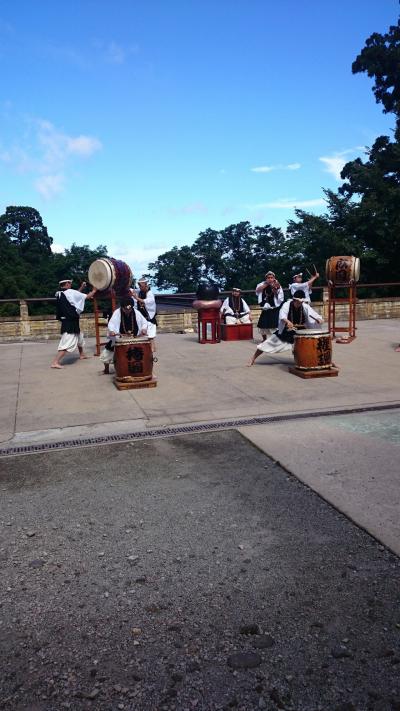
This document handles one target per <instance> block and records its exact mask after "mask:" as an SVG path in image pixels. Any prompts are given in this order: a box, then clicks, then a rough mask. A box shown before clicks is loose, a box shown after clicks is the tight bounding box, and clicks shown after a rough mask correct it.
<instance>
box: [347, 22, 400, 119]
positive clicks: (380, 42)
mask: <svg viewBox="0 0 400 711" xmlns="http://www.w3.org/2000/svg"><path fill="white" fill-rule="evenodd" d="M352 71H353V74H358V73H359V72H366V73H367V74H368V76H369V77H371V78H374V79H375V84H374V86H373V92H374V94H375V99H376V101H377V103H378V104H383V111H384V113H394V114H395V115H396V116H397V119H398V118H399V117H400V21H398V22H397V25H391V26H390V27H389V32H387V33H386V34H384V35H381V34H378V33H377V32H374V33H373V34H372V35H371V37H369V38H368V39H367V40H366V42H365V47H364V49H362V50H361V52H360V54H359V55H358V57H357V58H356V60H355V61H354V62H353V65H352Z"/></svg>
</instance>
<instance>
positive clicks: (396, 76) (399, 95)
mask: <svg viewBox="0 0 400 711" xmlns="http://www.w3.org/2000/svg"><path fill="white" fill-rule="evenodd" d="M352 71H353V73H354V74H356V73H358V72H367V74H368V76H369V77H374V79H375V84H374V86H373V91H374V94H375V98H376V101H377V103H381V104H382V105H383V111H384V113H389V112H391V113H394V114H395V116H396V128H395V131H394V141H390V139H389V137H388V136H379V137H378V138H377V139H376V141H375V143H374V145H373V146H372V148H371V149H370V150H369V151H368V153H367V155H368V160H367V161H366V162H365V163H363V161H362V160H361V159H360V158H358V159H357V160H355V161H351V162H349V163H347V164H346V165H345V166H344V168H343V170H342V173H341V177H342V178H343V179H344V181H345V182H344V183H343V185H342V186H341V187H340V188H339V193H340V194H341V195H343V196H345V197H346V198H347V199H349V198H353V199H354V200H355V204H356V208H355V220H354V231H355V233H356V234H357V236H358V238H359V240H360V241H362V242H363V243H364V244H365V247H366V249H367V250H369V259H370V261H371V259H372V257H374V261H375V264H374V273H373V280H374V281H376V280H386V281H388V280H390V279H396V280H397V278H398V273H399V268H400V23H398V24H397V25H393V26H391V27H390V28H389V32H388V33H386V34H385V35H380V34H377V33H374V34H373V35H371V37H369V38H368V39H367V41H366V46H365V47H364V49H363V50H362V51H361V53H360V54H359V55H358V57H357V59H356V60H355V62H354V63H353V65H352Z"/></svg>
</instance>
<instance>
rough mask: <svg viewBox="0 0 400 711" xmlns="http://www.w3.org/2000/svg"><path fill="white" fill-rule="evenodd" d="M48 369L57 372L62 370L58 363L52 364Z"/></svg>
mask: <svg viewBox="0 0 400 711" xmlns="http://www.w3.org/2000/svg"><path fill="white" fill-rule="evenodd" d="M50 368H57V370H62V369H63V368H64V366H63V365H59V364H58V363H52V364H51V366H50Z"/></svg>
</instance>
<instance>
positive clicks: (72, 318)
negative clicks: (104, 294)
mask: <svg viewBox="0 0 400 711" xmlns="http://www.w3.org/2000/svg"><path fill="white" fill-rule="evenodd" d="M58 283H59V286H60V291H57V292H56V299H57V302H56V318H57V320H58V321H61V339H60V342H59V344H58V349H57V355H56V357H55V358H54V360H53V362H52V363H51V366H50V367H51V368H57V370H60V369H62V368H63V367H64V366H63V365H61V361H62V359H63V358H64V356H65V355H66V354H67V353H72V352H73V351H74V350H75V349H76V348H78V351H79V358H80V360H84V359H85V358H87V356H86V355H85V354H84V352H83V347H84V338H83V333H82V332H81V330H80V325H79V316H80V315H81V313H82V312H83V310H84V308H85V301H86V299H91V298H92V297H93V295H94V294H95V293H96V289H92V291H91V292H90V293H89V294H83V293H82V291H83V289H84V288H85V286H86V282H82V284H81V285H80V287H79V289H72V288H71V287H72V279H61V281H59V282H58Z"/></svg>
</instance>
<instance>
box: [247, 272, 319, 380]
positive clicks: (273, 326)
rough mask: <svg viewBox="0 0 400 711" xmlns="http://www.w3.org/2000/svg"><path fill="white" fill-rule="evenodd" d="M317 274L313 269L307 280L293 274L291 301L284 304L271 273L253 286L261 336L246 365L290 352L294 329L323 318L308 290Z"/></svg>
mask: <svg viewBox="0 0 400 711" xmlns="http://www.w3.org/2000/svg"><path fill="white" fill-rule="evenodd" d="M318 277H319V273H318V272H317V270H316V269H315V273H314V274H313V275H311V274H310V278H309V279H308V280H307V281H303V274H302V273H299V274H295V275H294V276H293V281H292V283H291V284H290V285H289V291H290V295H291V297H292V298H291V299H289V300H288V301H285V302H284V294H283V289H282V287H281V285H280V283H279V282H278V280H277V278H276V276H275V274H274V272H271V271H269V272H267V273H266V275H265V278H264V281H262V282H260V283H259V284H257V286H256V294H257V297H258V303H259V305H260V306H261V315H260V318H259V319H258V324H257V325H258V329H259V331H260V333H261V336H262V343H259V344H258V346H257V348H256V351H255V353H254V355H253V357H252V358H251V360H250V362H249V363H248V365H249V366H251V365H253V364H254V362H255V361H256V359H257V358H258V357H259V356H260V355H262V354H263V353H267V354H269V355H272V354H275V353H281V352H282V351H286V350H292V348H293V343H294V336H295V333H296V330H297V329H303V328H315V326H316V324H321V323H322V322H323V318H322V316H320V314H318V313H317V312H316V311H314V309H313V308H312V307H311V305H310V295H311V287H312V285H313V283H314V282H315V280H316V279H318Z"/></svg>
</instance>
